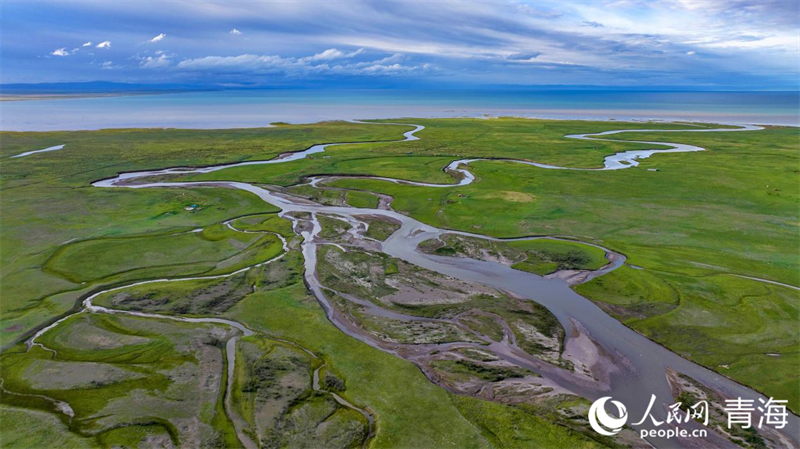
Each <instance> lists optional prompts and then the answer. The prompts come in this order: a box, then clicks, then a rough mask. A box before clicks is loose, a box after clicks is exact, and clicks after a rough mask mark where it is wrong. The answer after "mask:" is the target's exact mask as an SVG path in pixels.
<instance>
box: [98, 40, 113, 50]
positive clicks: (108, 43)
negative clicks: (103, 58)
mask: <svg viewBox="0 0 800 449" xmlns="http://www.w3.org/2000/svg"><path fill="white" fill-rule="evenodd" d="M95 47H96V48H111V41H103V42H100V43H99V44H97V45H95Z"/></svg>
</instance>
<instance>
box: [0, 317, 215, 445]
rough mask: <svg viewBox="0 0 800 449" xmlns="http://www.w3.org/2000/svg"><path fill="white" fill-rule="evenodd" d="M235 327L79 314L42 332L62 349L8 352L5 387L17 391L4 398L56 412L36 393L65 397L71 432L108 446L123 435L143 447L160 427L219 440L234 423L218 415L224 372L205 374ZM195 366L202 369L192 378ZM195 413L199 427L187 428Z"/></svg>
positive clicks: (183, 436)
mask: <svg viewBox="0 0 800 449" xmlns="http://www.w3.org/2000/svg"><path fill="white" fill-rule="evenodd" d="M215 328H216V329H215ZM228 332H230V331H229V330H228V329H227V328H224V327H222V328H220V327H217V326H213V325H197V324H188V323H178V322H174V321H165V320H150V319H142V318H132V317H123V316H113V315H95V314H91V315H90V314H80V315H76V316H75V317H72V318H70V319H69V320H67V321H66V322H64V323H63V324H62V325H60V326H58V327H56V328H54V329H52V330H51V331H50V332H47V333H46V334H44V335H42V336H41V337H40V342H41V343H42V344H44V345H46V346H47V347H48V348H50V349H52V350H54V351H56V353H57V354H55V355H54V354H53V353H52V352H49V351H45V350H44V349H41V348H39V347H34V348H33V349H32V350H30V351H27V352H22V351H6V352H5V353H4V354H3V355H2V358H0V365H2V368H3V369H2V380H3V387H4V389H6V390H8V391H10V392H12V393H14V394H6V393H4V394H3V395H2V397H1V398H2V403H3V404H4V405H8V406H14V407H26V408H29V409H33V410H38V411H47V412H51V411H53V405H52V404H51V403H50V402H48V401H46V400H44V399H42V398H41V397H39V396H31V395H44V396H47V397H50V398H54V399H56V400H59V401H64V402H66V403H68V404H69V406H70V407H71V408H72V410H74V413H75V417H74V418H73V419H72V420H69V421H67V420H66V419H65V418H64V415H61V414H59V415H58V416H59V417H60V418H62V419H61V421H62V422H64V423H65V424H68V427H69V430H70V431H71V432H74V433H75V434H77V435H82V436H92V437H97V440H96V442H98V443H102V444H103V445H105V446H108V445H112V444H113V443H114V442H121V441H123V442H124V441H127V442H130V443H131V444H132V445H134V446H135V445H137V444H138V440H136V438H139V437H143V436H145V434H150V433H153V432H155V433H164V432H166V433H167V434H169V435H168V437H169V439H172V440H173V443H178V442H179V441H181V440H183V441H188V439H190V438H192V436H191V435H192V432H195V431H196V432H197V434H196V435H195V437H199V438H201V439H203V440H206V441H211V440H213V439H214V438H216V435H219V432H220V431H222V432H223V433H224V427H225V426H227V425H228V424H226V422H225V421H217V422H214V420H213V418H214V412H213V410H214V403H215V402H216V401H217V400H218V398H219V395H220V391H221V390H220V389H221V388H224V387H223V385H222V383H220V382H218V380H219V376H216V377H211V378H209V379H208V380H207V381H205V380H203V376H204V375H206V374H205V373H204V372H205V371H207V370H209V369H211V370H213V371H216V372H221V371H222V369H223V367H224V364H223V363H222V359H223V357H222V354H221V349H220V347H219V346H216V345H215V344H214V343H215V342H216V340H214V337H215V336H216V337H217V338H219V337H221V336H223V335H224V334H225V333H228ZM204 346H207V347H204ZM215 360H216V361H215ZM187 370H188V371H189V372H195V373H196V374H195V375H189V376H187V375H186V374H184V372H185V371H187ZM215 381H216V382H215ZM201 384H202V385H203V386H204V388H201ZM206 411H207V412H206ZM34 415H35V413H34ZM51 416H55V415H51ZM194 419H198V421H197V426H196V427H194V428H189V427H186V426H184V424H185V423H186V422H187V421H186V420H194ZM44 422H45V423H47V422H48V421H47V419H44ZM53 425H54V424H53ZM214 426H219V430H218V429H215V428H214ZM121 428H126V430H121ZM159 429H160V430H159ZM193 429H194V430H193ZM6 431H7V432H8V435H10V437H11V438H19V439H20V441H24V439H26V438H30V437H29V436H26V435H25V434H24V432H20V431H18V430H15V429H13V428H4V431H3V434H4V435H6V434H7V433H6ZM109 432H110V433H109ZM43 435H44V436H46V435H47V433H44V434H43ZM88 443H91V442H88ZM133 443H136V444H133Z"/></svg>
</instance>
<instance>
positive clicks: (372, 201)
mask: <svg viewBox="0 0 800 449" xmlns="http://www.w3.org/2000/svg"><path fill="white" fill-rule="evenodd" d="M346 201H347V204H348V205H350V206H352V207H360V208H364V209H376V208H377V207H378V197H377V196H375V195H374V194H372V193H369V192H360V191H358V190H351V191H349V192H347V197H346Z"/></svg>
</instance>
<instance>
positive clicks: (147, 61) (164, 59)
mask: <svg viewBox="0 0 800 449" xmlns="http://www.w3.org/2000/svg"><path fill="white" fill-rule="evenodd" d="M170 64H172V59H170V58H169V56H167V55H166V54H164V53H163V52H162V53H160V54H159V55H158V56H156V57H153V56H147V57H144V58H141V59H140V60H139V66H140V67H142V68H143V69H158V68H162V67H168V66H169V65H170Z"/></svg>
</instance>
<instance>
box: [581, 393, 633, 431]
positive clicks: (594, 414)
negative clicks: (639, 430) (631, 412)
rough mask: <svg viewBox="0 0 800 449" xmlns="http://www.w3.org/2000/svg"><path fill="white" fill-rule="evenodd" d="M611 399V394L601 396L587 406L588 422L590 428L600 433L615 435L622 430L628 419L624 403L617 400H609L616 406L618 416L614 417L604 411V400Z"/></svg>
mask: <svg viewBox="0 0 800 449" xmlns="http://www.w3.org/2000/svg"><path fill="white" fill-rule="evenodd" d="M609 399H611V396H605V397H602V398H600V399H598V400H596V401H594V403H593V404H592V406H591V407H589V424H591V426H592V429H594V431H595V432H597V433H599V434H600V435H606V436H611V435H616V434H617V433H619V431H620V430H622V426H624V425H625V423H626V422H627V421H628V410H627V409H626V408H625V405H624V404H623V403H622V402H619V401H613V400H612V401H611V403H612V404H614V405H615V406H616V407H617V412H618V415H619V418H614V417H613V416H611V415H609V414H608V413H607V412H606V408H605V405H606V402H607V401H608V400H609Z"/></svg>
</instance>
